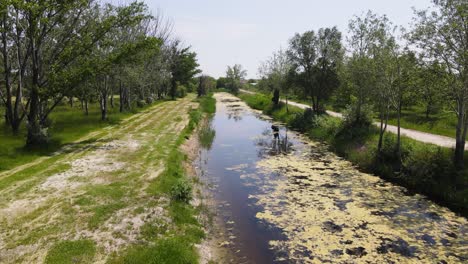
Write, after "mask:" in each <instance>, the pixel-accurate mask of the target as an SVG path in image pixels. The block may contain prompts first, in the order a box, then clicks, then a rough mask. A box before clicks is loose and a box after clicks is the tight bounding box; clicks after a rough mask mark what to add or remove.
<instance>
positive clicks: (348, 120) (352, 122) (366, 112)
mask: <svg viewBox="0 0 468 264" xmlns="http://www.w3.org/2000/svg"><path fill="white" fill-rule="evenodd" d="M343 117H344V122H343V123H344V126H346V127H369V126H371V125H372V123H373V118H372V108H371V106H370V105H366V104H364V105H362V106H361V111H360V112H359V113H358V107H357V104H351V105H348V106H347V107H346V109H345V110H344V112H343Z"/></svg>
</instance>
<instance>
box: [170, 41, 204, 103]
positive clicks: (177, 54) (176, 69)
mask: <svg viewBox="0 0 468 264" xmlns="http://www.w3.org/2000/svg"><path fill="white" fill-rule="evenodd" d="M196 56H197V54H196V53H195V52H191V51H190V47H186V48H182V47H181V44H180V41H175V42H174V43H173V44H172V46H171V68H170V70H171V74H172V79H171V90H170V96H171V98H172V99H175V97H176V94H177V84H181V85H188V84H189V82H190V81H191V79H192V78H193V76H195V75H196V74H197V73H200V70H199V69H197V68H198V66H199V65H198V63H197V59H196Z"/></svg>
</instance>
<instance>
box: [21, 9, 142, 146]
mask: <svg viewBox="0 0 468 264" xmlns="http://www.w3.org/2000/svg"><path fill="white" fill-rule="evenodd" d="M40 2H41V3H37V1H31V3H30V4H28V5H21V12H22V13H23V14H24V17H25V20H26V21H27V23H25V32H26V34H25V37H26V39H27V42H28V45H29V53H30V57H31V62H30V63H31V64H30V67H31V76H30V78H31V84H30V91H29V100H30V102H31V103H30V106H29V112H28V115H27V117H28V136H27V144H28V145H35V144H38V143H42V142H44V141H46V140H47V132H46V129H47V119H48V116H49V114H50V113H51V112H52V111H53V110H54V109H55V107H56V106H57V105H58V104H59V103H60V102H61V101H62V100H63V98H64V97H65V96H66V95H69V94H71V92H70V91H72V90H76V89H77V87H78V86H79V85H80V84H82V83H83V81H84V80H85V79H86V78H87V76H89V75H90V74H91V73H92V71H93V68H92V67H85V66H83V65H87V66H89V65H93V64H90V63H89V59H90V58H91V59H92V57H90V56H88V55H89V54H91V53H92V52H93V50H94V48H95V47H96V43H98V42H99V41H100V40H102V39H103V38H104V37H105V36H106V35H107V34H109V33H110V32H111V31H112V30H113V29H114V28H119V27H123V26H125V25H129V24H135V23H137V22H138V21H141V19H142V18H143V17H144V16H145V14H144V13H143V12H144V11H145V9H144V5H143V4H142V3H132V4H130V5H128V6H123V7H117V8H112V7H111V6H110V5H107V13H106V16H104V17H103V18H102V19H100V20H98V19H97V17H93V15H94V14H96V10H99V8H100V6H99V5H98V4H93V2H92V1H72V2H63V1H46V2H43V1H40ZM93 18H94V19H93ZM82 20H83V21H82Z"/></svg>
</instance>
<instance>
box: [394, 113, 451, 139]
mask: <svg viewBox="0 0 468 264" xmlns="http://www.w3.org/2000/svg"><path fill="white" fill-rule="evenodd" d="M388 123H389V124H391V125H397V116H396V113H392V114H391V115H390V118H389V120H388ZM456 126H457V118H456V115H455V114H454V113H453V112H449V111H441V112H439V113H437V114H431V115H429V118H426V113H425V110H424V108H423V107H419V106H413V107H410V108H407V109H403V110H402V115H401V127H404V128H409V129H414V130H418V131H423V132H427V133H431V134H437V135H442V136H447V137H452V138H455V129H456Z"/></svg>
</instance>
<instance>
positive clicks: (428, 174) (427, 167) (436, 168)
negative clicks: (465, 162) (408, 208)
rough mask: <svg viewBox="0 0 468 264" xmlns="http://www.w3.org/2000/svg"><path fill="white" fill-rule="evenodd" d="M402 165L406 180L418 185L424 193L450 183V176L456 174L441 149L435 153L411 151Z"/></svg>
mask: <svg viewBox="0 0 468 264" xmlns="http://www.w3.org/2000/svg"><path fill="white" fill-rule="evenodd" d="M403 165H404V166H403V173H404V175H405V176H406V178H407V180H408V181H409V182H410V183H412V184H417V185H419V186H420V187H422V188H421V189H423V190H424V191H428V190H429V189H430V188H431V187H432V186H436V185H439V184H440V183H444V182H447V181H450V180H451V178H452V175H455V173H456V172H455V170H454V166H453V163H452V162H451V159H450V157H449V156H448V155H446V154H445V153H444V152H443V151H442V149H441V148H438V149H437V150H436V151H433V150H430V149H420V150H418V151H413V152H411V154H410V155H408V157H407V158H406V159H405V161H404V164H403Z"/></svg>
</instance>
